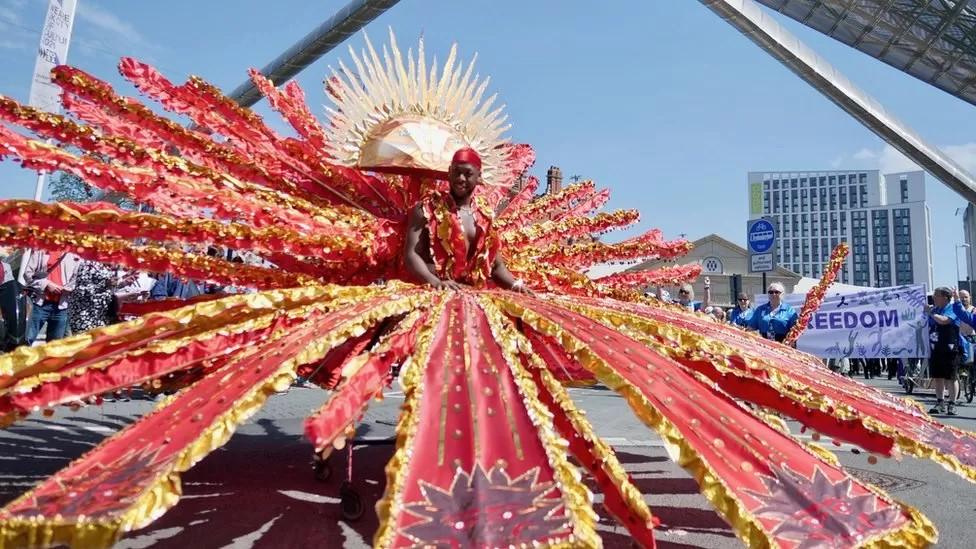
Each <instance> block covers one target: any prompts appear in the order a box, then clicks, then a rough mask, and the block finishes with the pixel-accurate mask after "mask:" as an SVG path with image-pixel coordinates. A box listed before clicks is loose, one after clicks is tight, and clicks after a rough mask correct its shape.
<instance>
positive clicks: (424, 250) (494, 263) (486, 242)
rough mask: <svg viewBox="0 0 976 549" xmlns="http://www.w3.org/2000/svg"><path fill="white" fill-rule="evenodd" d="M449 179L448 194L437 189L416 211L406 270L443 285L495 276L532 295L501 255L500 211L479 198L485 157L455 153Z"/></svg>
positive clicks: (478, 284)
mask: <svg viewBox="0 0 976 549" xmlns="http://www.w3.org/2000/svg"><path fill="white" fill-rule="evenodd" d="M447 181H448V190H447V192H440V193H435V194H434V195H433V196H430V197H428V198H426V199H424V200H423V201H421V202H420V203H419V204H417V206H416V207H414V209H413V210H412V211H411V212H410V221H409V227H408V230H407V238H406V242H405V243H404V249H403V261H404V266H405V268H406V270H407V271H408V272H409V273H410V274H411V275H413V277H414V278H415V279H417V280H418V281H420V282H422V283H426V284H429V285H431V286H433V287H434V288H437V289H447V290H458V289H460V288H461V286H474V287H484V286H485V285H486V284H487V283H488V281H489V280H491V281H492V282H494V283H495V284H497V285H498V286H500V287H502V288H504V289H506V290H513V291H518V292H525V293H529V290H528V289H527V288H526V287H525V285H524V284H523V282H522V281H521V280H516V279H515V277H514V276H512V273H511V272H509V270H508V268H507V267H506V266H505V262H504V261H502V258H501V257H500V256H499V255H498V245H499V243H498V239H497V237H496V235H495V233H494V230H493V228H492V221H493V217H494V212H493V211H492V210H491V208H490V207H489V206H488V204H487V203H485V202H484V201H482V200H479V199H477V198H476V197H475V196H474V192H475V189H477V188H478V185H480V184H481V157H480V156H478V153H477V152H475V151H474V149H470V148H463V149H460V150H458V151H457V152H456V153H455V154H454V156H453V158H452V159H451V165H450V168H449V170H448V173H447ZM432 235H436V238H434V237H432Z"/></svg>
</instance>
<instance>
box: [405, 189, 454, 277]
mask: <svg viewBox="0 0 976 549" xmlns="http://www.w3.org/2000/svg"><path fill="white" fill-rule="evenodd" d="M426 229H427V219H426V218H425V217H424V211H423V209H422V208H421V206H420V205H419V204H418V205H417V207H415V208H414V209H413V210H412V211H411V212H410V221H409V223H408V225H407V238H406V239H405V240H404V244H403V264H404V266H406V268H407V271H408V272H409V273H410V274H412V275H413V276H415V277H417V278H418V279H419V280H422V281H423V282H425V283H427V284H430V285H431V286H433V287H435V288H439V289H450V290H458V289H460V288H461V285H460V284H458V283H457V282H454V281H453V280H441V279H440V278H438V277H437V275H436V274H434V266H433V265H431V264H430V263H428V262H427V261H425V260H424V254H425V253H426V251H427V249H429V246H425V245H424V244H425V243H424V240H425V238H424V236H425V235H424V231H425V230H426ZM429 238H430V236H427V239H429Z"/></svg>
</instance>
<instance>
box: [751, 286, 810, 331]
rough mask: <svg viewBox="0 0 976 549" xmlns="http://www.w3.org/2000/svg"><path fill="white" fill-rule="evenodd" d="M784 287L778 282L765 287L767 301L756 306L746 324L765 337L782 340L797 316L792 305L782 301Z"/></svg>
mask: <svg viewBox="0 0 976 549" xmlns="http://www.w3.org/2000/svg"><path fill="white" fill-rule="evenodd" d="M785 292H786V289H785V288H783V285H782V284H780V283H779V282H773V283H772V284H770V285H769V288H767V289H766V295H768V296H769V303H764V304H762V305H760V306H759V307H756V310H755V312H754V313H753V314H752V318H750V319H749V324H748V325H747V326H746V327H747V328H749V329H751V330H756V331H757V332H759V333H760V335H762V336H763V337H765V338H766V339H772V340H776V341H780V342H782V341H783V340H784V339H786V334H788V333H789V331H790V328H792V327H793V325H794V324H796V319H797V317H798V316H799V315H798V314H797V312H796V309H794V308H793V307H792V306H790V305H788V304H786V303H783V294H784V293H785Z"/></svg>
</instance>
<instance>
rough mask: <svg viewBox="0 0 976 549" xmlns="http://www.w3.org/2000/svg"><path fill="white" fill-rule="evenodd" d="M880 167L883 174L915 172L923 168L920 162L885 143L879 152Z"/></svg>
mask: <svg viewBox="0 0 976 549" xmlns="http://www.w3.org/2000/svg"><path fill="white" fill-rule="evenodd" d="M878 169H879V170H881V173H882V174H887V173H898V172H914V171H918V170H921V169H922V168H919V167H918V164H916V163H914V162H912V161H911V160H909V159H908V157H907V156H905V155H903V154H901V153H900V152H898V150H897V149H895V148H894V147H892V146H891V145H888V144H885V146H884V147H883V148H882V149H881V152H880V153H879V154H878Z"/></svg>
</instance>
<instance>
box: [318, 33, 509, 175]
mask: <svg viewBox="0 0 976 549" xmlns="http://www.w3.org/2000/svg"><path fill="white" fill-rule="evenodd" d="M349 51H350V54H351V56H352V62H353V64H354V66H355V69H356V70H355V71H353V70H350V69H349V68H348V67H347V66H346V65H345V64H344V63H342V62H340V63H339V70H335V69H333V70H332V77H331V78H330V79H329V80H328V81H327V82H326V92H327V93H328V95H329V96H330V97H331V98H332V99H333V101H334V102H335V107H333V108H328V107H327V110H328V112H329V114H330V116H331V124H330V125H329V126H328V127H327V128H326V134H327V135H326V138H327V141H328V142H331V143H332V144H333V146H334V149H333V150H331V151H330V152H331V154H332V155H333V157H334V159H335V161H336V162H337V163H339V164H343V165H346V166H353V167H356V168H361V169H366V170H374V171H380V172H392V173H426V174H437V175H443V174H445V173H446V172H447V171H448V168H449V167H450V164H451V157H452V156H453V155H454V153H455V151H457V150H458V149H461V148H463V147H470V148H472V149H474V150H475V151H476V152H477V153H478V155H479V156H480V157H481V159H482V163H483V167H482V171H481V173H482V178H483V179H484V180H485V181H486V182H489V183H491V182H493V180H494V178H495V177H497V176H499V175H500V174H501V173H502V171H503V170H504V165H505V162H506V158H507V156H506V155H507V150H508V147H507V146H506V145H507V144H508V140H507V139H505V138H504V137H503V136H502V134H503V133H504V132H505V131H507V130H508V128H509V126H507V125H505V121H506V119H507V116H506V115H504V114H502V111H503V110H504V105H503V106H500V107H498V108H495V109H494V110H492V105H493V104H494V102H495V98H496V96H495V95H492V96H490V97H488V98H487V99H484V100H483V101H482V98H483V97H484V95H485V91H486V89H487V88H488V82H489V78H485V79H484V80H481V79H480V77H479V75H477V74H474V76H472V73H473V72H474V64H475V59H476V58H477V56H475V58H473V59H472V60H471V63H469V64H468V65H467V67H465V66H464V64H463V63H462V62H460V61H458V60H457V44H454V45H453V46H451V51H450V53H449V54H448V56H447V61H446V62H445V63H444V66H443V69H441V70H440V74H439V75H438V64H437V59H436V57H435V58H434V60H433V61H432V62H431V63H430V65H428V64H427V60H426V58H425V55H424V41H423V38H421V39H420V43H419V45H418V47H417V57H416V59H415V58H414V55H413V50H407V56H406V62H404V58H403V55H402V54H401V53H400V49H399V48H398V47H397V43H396V36H394V34H393V31H392V29H391V30H390V45H389V48H387V47H386V46H383V50H382V59H381V58H380V55H379V54H378V53H377V51H376V49H375V48H374V47H373V45H372V43H371V42H370V41H369V37H366V49H365V50H364V51H362V52H361V53H359V54H357V53H356V51H355V50H353V49H352V48H351V47H350V48H349Z"/></svg>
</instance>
